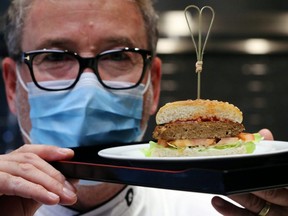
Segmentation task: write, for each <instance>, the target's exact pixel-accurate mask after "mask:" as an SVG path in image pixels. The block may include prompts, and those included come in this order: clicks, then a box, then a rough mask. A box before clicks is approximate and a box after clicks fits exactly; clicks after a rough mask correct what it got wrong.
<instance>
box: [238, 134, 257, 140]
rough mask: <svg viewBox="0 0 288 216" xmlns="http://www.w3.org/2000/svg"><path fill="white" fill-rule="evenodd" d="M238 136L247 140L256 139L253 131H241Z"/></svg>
mask: <svg viewBox="0 0 288 216" xmlns="http://www.w3.org/2000/svg"><path fill="white" fill-rule="evenodd" d="M238 137H239V138H240V139H241V140H243V141H245V142H248V141H253V140H254V139H255V138H254V135H253V134H251V133H240V134H239V135H238Z"/></svg>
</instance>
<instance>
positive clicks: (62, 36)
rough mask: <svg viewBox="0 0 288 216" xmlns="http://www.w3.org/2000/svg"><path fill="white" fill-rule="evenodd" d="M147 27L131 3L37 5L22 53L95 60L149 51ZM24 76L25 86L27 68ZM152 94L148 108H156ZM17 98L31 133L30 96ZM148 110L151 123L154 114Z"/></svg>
mask: <svg viewBox="0 0 288 216" xmlns="http://www.w3.org/2000/svg"><path fill="white" fill-rule="evenodd" d="M144 26H145V24H144V21H143V18H142V16H141V12H140V10H139V9H138V7H137V5H136V3H135V2H134V1H130V0H119V1H115V0H96V1H95V0H81V1H79V0H61V1H53V0H42V1H34V2H33V5H32V8H31V9H30V11H29V12H28V15H27V17H26V19H25V22H24V31H23V40H22V50H23V51H24V52H26V51H31V50H39V49H44V48H46V49H61V50H69V51H72V52H76V53H78V54H79V55H80V56H82V57H92V56H96V55H97V54H99V53H101V52H103V51H106V50H110V49H114V48H120V47H138V48H142V49H148V45H147V36H146V31H145V28H144ZM88 70H89V69H88ZM21 76H22V78H23V80H24V82H29V81H31V77H30V74H29V70H28V68H27V67H26V66H25V65H23V66H22V68H21ZM152 81H153V77H152ZM20 88H21V87H20ZM150 90H151V89H150ZM151 93H152V91H148V94H147V95H146V96H145V103H144V107H146V108H147V107H151V106H152V103H153V100H151V95H152V94H151ZM149 94H150V96H149ZM17 98H18V102H19V101H20V102H19V103H18V114H19V115H20V116H19V117H20V121H21V122H22V126H23V127H24V129H25V130H26V131H30V127H31V126H30V120H29V104H28V102H27V94H26V92H25V91H23V89H20V91H18V96H17ZM156 106H157V101H156ZM154 107H155V106H154ZM145 110H146V109H144V119H145V120H147V116H148V115H149V113H151V110H147V113H146V112H145Z"/></svg>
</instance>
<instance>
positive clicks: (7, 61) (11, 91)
mask: <svg viewBox="0 0 288 216" xmlns="http://www.w3.org/2000/svg"><path fill="white" fill-rule="evenodd" d="M2 70H3V71H2V74H3V80H4V84H5V91H6V98H7V103H8V106H9V109H10V111H11V112H12V113H14V114H15V115H16V114H17V106H16V83H17V76H16V62H15V61H14V60H13V59H11V58H8V57H7V58H4V59H3V61H2Z"/></svg>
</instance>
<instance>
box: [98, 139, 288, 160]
mask: <svg viewBox="0 0 288 216" xmlns="http://www.w3.org/2000/svg"><path fill="white" fill-rule="evenodd" d="M148 147H149V144H148V143H147V144H137V145H127V146H119V147H113V148H107V149H103V150H101V151H99V152H98V155H100V156H101V157H105V158H110V159H125V160H160V161H167V160H168V161H171V160H177V161H179V160H188V161H192V160H207V159H220V158H237V157H254V156H260V155H261V156H262V155H272V154H278V153H282V152H288V142H284V141H261V142H260V143H258V144H256V149H255V151H254V152H253V153H252V154H236V155H224V156H201V157H145V155H144V154H143V152H142V149H143V148H148Z"/></svg>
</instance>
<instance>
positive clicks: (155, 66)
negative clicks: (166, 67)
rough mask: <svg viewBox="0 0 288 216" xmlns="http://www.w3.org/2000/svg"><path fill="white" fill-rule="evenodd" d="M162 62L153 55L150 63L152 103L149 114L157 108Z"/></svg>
mask: <svg viewBox="0 0 288 216" xmlns="http://www.w3.org/2000/svg"><path fill="white" fill-rule="evenodd" d="M161 69H162V62H161V59H160V58H159V57H155V58H154V59H153V61H152V65H151V81H152V85H153V105H152V107H151V110H150V115H153V114H154V113H155V112H156V110H157V108H158V103H159V98H160V90H161V76H162V71H161Z"/></svg>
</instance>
